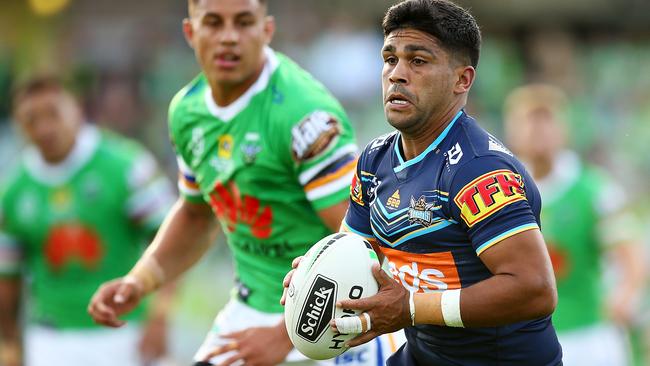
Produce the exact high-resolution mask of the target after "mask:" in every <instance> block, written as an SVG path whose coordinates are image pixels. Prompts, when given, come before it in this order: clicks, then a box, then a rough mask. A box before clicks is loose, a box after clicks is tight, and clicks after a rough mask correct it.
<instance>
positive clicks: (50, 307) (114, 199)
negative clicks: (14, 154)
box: [0, 77, 173, 366]
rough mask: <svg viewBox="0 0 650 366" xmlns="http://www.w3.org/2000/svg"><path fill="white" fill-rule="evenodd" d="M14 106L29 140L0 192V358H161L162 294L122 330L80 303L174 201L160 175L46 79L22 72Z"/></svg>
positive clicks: (51, 361) (91, 361)
mask: <svg viewBox="0 0 650 366" xmlns="http://www.w3.org/2000/svg"><path fill="white" fill-rule="evenodd" d="M13 107H14V108H13V111H14V118H15V121H16V125H17V127H18V129H19V130H21V131H22V132H23V134H24V136H25V137H26V139H27V141H28V142H29V143H30V144H31V146H30V147H29V148H27V149H26V150H25V151H24V152H23V153H22V154H21V155H20V156H19V159H20V161H19V164H18V167H17V169H16V172H15V173H14V174H12V175H11V176H10V179H9V180H8V182H5V183H6V185H5V187H4V191H3V192H2V193H1V194H0V204H1V205H0V219H1V220H0V223H1V226H0V228H1V229H2V232H1V233H0V274H1V275H2V277H1V278H0V339H1V342H0V347H1V348H0V350H1V354H0V356H2V358H1V359H0V364H2V365H4V366H20V365H23V364H24V365H29V366H45V365H49V366H53V365H61V366H63V365H68V366H70V365H134V366H135V365H142V364H144V363H147V362H150V361H152V360H154V359H156V358H158V357H160V356H162V355H163V354H164V352H165V342H166V338H165V334H166V333H165V332H166V330H165V324H166V303H167V301H168V299H167V298H165V299H161V301H162V302H160V303H158V304H157V306H154V307H152V308H151V310H152V312H151V313H150V314H149V317H148V318H147V314H145V308H144V307H139V308H138V310H137V311H134V312H133V313H132V314H131V315H130V319H131V320H132V321H133V324H132V326H130V327H126V328H124V329H121V330H120V331H119V332H111V331H109V330H106V329H102V328H100V327H98V326H97V325H96V324H94V323H93V321H92V319H91V318H89V317H88V316H87V314H86V311H85V310H86V305H87V302H88V299H89V298H90V296H91V295H92V293H93V291H94V290H95V289H96V288H97V286H98V285H99V284H100V283H102V282H103V281H106V280H107V279H110V278H113V277H115V276H116V275H119V274H121V273H123V272H124V271H126V270H127V269H128V268H130V267H131V266H132V265H133V264H134V263H135V262H136V260H137V258H138V257H139V256H140V254H141V253H142V245H141V244H143V243H144V240H146V239H147V236H151V235H153V233H154V232H155V230H156V229H157V227H158V225H159V224H160V222H161V221H162V218H163V215H164V212H165V211H166V210H167V209H168V208H169V206H170V205H171V203H172V202H173V192H172V189H171V185H170V184H169V181H168V180H167V179H166V178H163V177H162V176H161V175H159V174H158V173H159V172H158V168H157V165H156V162H155V161H154V159H153V158H152V156H151V155H150V154H149V153H148V152H147V151H145V150H144V149H143V148H142V147H140V146H139V145H138V144H136V143H134V142H133V141H130V140H127V139H125V138H122V137H119V136H117V135H114V134H111V133H108V132H105V131H101V130H99V129H97V128H96V127H94V126H92V125H89V124H87V123H85V121H84V116H83V114H82V111H81V108H80V106H79V105H78V103H77V101H76V100H75V97H74V96H73V95H72V94H71V93H70V92H68V91H67V90H66V89H65V88H64V86H63V85H62V84H61V83H60V82H59V81H58V80H56V79H54V78H49V77H40V78H39V77H37V78H33V79H31V80H29V81H27V82H25V83H24V84H23V85H21V86H20V87H19V88H18V89H17V90H16V93H15V97H14V100H13ZM24 280H28V282H29V283H28V285H29V286H28V287H29V291H28V295H27V296H26V301H25V302H26V304H27V305H28V306H27V307H28V310H29V311H28V315H27V318H28V319H27V328H26V334H25V346H24V350H25V356H24V359H23V356H22V348H23V346H22V331H21V324H22V322H21V321H20V316H19V315H20V311H19V307H20V305H21V302H22V301H21V299H22V297H21V290H22V288H23V281H24ZM139 324H141V325H142V326H143V327H142V329H141V328H140V327H139ZM138 347H140V355H138Z"/></svg>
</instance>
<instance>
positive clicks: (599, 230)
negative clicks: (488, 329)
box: [537, 151, 635, 332]
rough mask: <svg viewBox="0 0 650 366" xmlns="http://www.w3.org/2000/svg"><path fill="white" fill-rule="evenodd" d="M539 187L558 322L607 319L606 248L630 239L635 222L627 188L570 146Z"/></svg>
mask: <svg viewBox="0 0 650 366" xmlns="http://www.w3.org/2000/svg"><path fill="white" fill-rule="evenodd" d="M537 186H538V187H539V190H540V193H541V195H542V200H543V206H542V213H541V215H542V220H541V221H542V225H543V226H542V233H543V234H544V239H545V241H546V244H547V245H548V247H549V253H550V255H551V261H552V262H553V268H554V270H555V277H556V280H557V289H558V297H559V302H558V306H557V308H556V310H555V313H554V314H553V325H554V326H555V328H556V330H557V331H558V332H563V331H568V330H574V329H577V328H580V327H586V326H591V325H595V324H597V323H599V322H601V321H602V318H603V310H604V309H603V306H604V304H603V300H604V298H605V293H606V292H605V286H604V283H603V272H604V271H603V268H602V264H603V263H602V262H603V257H602V252H603V250H604V249H606V248H607V247H608V246H610V245H615V244H616V243H619V242H622V241H625V240H628V239H631V238H630V237H629V235H630V234H631V233H632V231H633V230H631V229H632V226H635V224H634V222H633V220H630V217H629V216H626V215H625V214H624V212H623V211H622V208H623V207H624V206H625V197H624V194H623V191H622V189H620V188H619V187H618V186H617V185H615V184H614V183H613V182H611V181H610V180H609V179H607V177H606V176H605V175H604V174H601V172H600V171H599V170H597V169H596V168H594V167H590V166H585V165H583V164H581V162H580V160H579V158H578V156H577V155H576V154H574V153H572V152H569V151H565V152H563V153H561V154H560V155H559V157H558V158H557V160H556V162H555V164H554V167H553V170H552V171H551V173H550V174H549V175H548V176H547V177H545V178H544V179H542V180H538V181H537ZM627 229H630V230H629V231H628V230H627Z"/></svg>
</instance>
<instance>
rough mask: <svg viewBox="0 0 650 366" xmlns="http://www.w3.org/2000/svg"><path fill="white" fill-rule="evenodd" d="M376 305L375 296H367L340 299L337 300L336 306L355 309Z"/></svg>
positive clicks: (365, 308) (364, 308)
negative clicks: (355, 298) (354, 298)
mask: <svg viewBox="0 0 650 366" xmlns="http://www.w3.org/2000/svg"><path fill="white" fill-rule="evenodd" d="M374 305H375V300H374V296H370V297H365V298H362V299H357V300H351V299H347V300H339V301H337V302H336V307H338V308H341V309H353V310H363V311H365V310H368V309H370V308H372V307H373V306H374Z"/></svg>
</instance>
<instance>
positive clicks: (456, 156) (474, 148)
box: [444, 113, 522, 173]
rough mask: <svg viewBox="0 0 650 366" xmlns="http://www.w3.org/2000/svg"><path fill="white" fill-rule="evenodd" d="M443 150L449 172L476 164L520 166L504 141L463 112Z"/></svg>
mask: <svg viewBox="0 0 650 366" xmlns="http://www.w3.org/2000/svg"><path fill="white" fill-rule="evenodd" d="M444 150H445V151H444V154H445V158H446V162H445V163H446V167H447V171H448V172H451V173H453V172H455V171H458V170H463V169H467V168H471V167H472V166H474V165H478V164H487V165H495V166H500V165H515V166H517V167H518V168H519V166H522V164H521V163H520V162H519V160H518V159H517V157H516V156H515V155H514V154H513V153H512V152H511V151H510V150H509V149H508V148H507V147H506V146H505V144H504V143H502V142H501V141H500V140H499V139H498V138H496V137H495V136H494V135H492V134H491V133H489V132H488V131H486V130H485V129H484V128H483V127H481V126H480V125H479V124H478V123H477V122H476V120H474V118H472V117H471V116H468V115H467V114H465V113H463V115H462V116H461V117H460V118H459V121H458V128H457V129H456V133H455V134H452V135H451V136H450V138H449V141H448V142H447V143H446V144H445V147H444Z"/></svg>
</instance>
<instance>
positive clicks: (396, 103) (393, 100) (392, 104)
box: [385, 93, 413, 109]
mask: <svg viewBox="0 0 650 366" xmlns="http://www.w3.org/2000/svg"><path fill="white" fill-rule="evenodd" d="M385 104H386V106H387V107H388V108H389V109H405V108H408V107H410V106H411V105H412V104H413V103H411V101H410V100H409V99H408V98H406V97H405V96H404V95H403V94H400V93H392V94H390V95H389V96H388V97H387V98H386V100H385Z"/></svg>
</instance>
